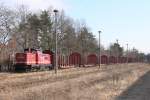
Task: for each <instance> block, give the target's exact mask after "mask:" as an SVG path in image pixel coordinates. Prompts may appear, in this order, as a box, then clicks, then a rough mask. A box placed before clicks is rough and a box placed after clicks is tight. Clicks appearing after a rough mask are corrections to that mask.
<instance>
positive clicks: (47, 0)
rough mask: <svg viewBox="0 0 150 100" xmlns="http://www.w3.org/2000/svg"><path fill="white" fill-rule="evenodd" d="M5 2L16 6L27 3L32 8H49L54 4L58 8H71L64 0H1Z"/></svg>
mask: <svg viewBox="0 0 150 100" xmlns="http://www.w3.org/2000/svg"><path fill="white" fill-rule="evenodd" d="M1 1H2V2H3V3H4V4H6V5H8V6H11V7H14V6H19V5H22V4H23V5H27V6H29V8H30V9H31V10H39V9H42V10H43V9H47V8H48V7H50V6H52V7H53V8H56V9H64V10H67V9H69V8H70V7H69V5H68V4H66V2H65V1H64V0H1Z"/></svg>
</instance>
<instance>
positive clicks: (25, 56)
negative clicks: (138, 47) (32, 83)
mask: <svg viewBox="0 0 150 100" xmlns="http://www.w3.org/2000/svg"><path fill="white" fill-rule="evenodd" d="M98 58H99V57H98V56H97V55H96V54H89V55H87V56H86V57H81V54H80V53H78V52H73V53H71V54H69V55H61V54H58V65H59V68H70V67H76V66H79V67H80V66H81V65H97V64H99V62H100V63H101V64H115V63H126V62H129V63H131V62H137V61H138V60H137V59H136V58H133V57H128V58H127V57H115V56H107V55H101V56H100V58H101V59H100V61H99V59H98ZM53 68H54V53H53V52H52V51H50V50H45V51H43V52H41V51H40V50H35V49H25V50H24V52H23V53H16V55H15V64H14V69H15V70H26V71H28V70H32V69H36V70H40V69H49V70H50V69H53Z"/></svg>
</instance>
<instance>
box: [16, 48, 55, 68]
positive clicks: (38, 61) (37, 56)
mask: <svg viewBox="0 0 150 100" xmlns="http://www.w3.org/2000/svg"><path fill="white" fill-rule="evenodd" d="M52 65H53V53H52V52H50V51H48V50H47V51H44V52H41V51H39V50H35V49H25V51H24V53H16V55H15V65H14V68H15V70H32V69H45V68H49V69H52V68H53V66H52Z"/></svg>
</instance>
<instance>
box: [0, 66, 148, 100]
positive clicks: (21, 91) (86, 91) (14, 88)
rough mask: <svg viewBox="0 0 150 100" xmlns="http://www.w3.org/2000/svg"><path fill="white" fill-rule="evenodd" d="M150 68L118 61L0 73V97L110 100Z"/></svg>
mask: <svg viewBox="0 0 150 100" xmlns="http://www.w3.org/2000/svg"><path fill="white" fill-rule="evenodd" d="M149 70H150V68H149V65H147V64H128V65H127V64H118V65H109V66H105V65H104V66H102V68H101V69H98V67H93V68H72V69H65V70H59V72H58V74H57V75H55V74H54V72H53V71H47V72H33V73H23V74H9V73H8V74H7V73H1V74H0V100H113V99H115V98H116V97H117V96H119V95H120V94H121V93H122V92H123V91H124V90H126V89H127V88H128V87H129V86H131V84H133V83H134V82H135V81H136V80H137V79H138V78H139V77H140V76H142V75H144V74H145V73H146V72H148V71H149Z"/></svg>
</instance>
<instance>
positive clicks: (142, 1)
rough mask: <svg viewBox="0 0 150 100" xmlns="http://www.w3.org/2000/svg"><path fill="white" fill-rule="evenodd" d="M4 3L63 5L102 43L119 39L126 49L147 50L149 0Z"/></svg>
mask: <svg viewBox="0 0 150 100" xmlns="http://www.w3.org/2000/svg"><path fill="white" fill-rule="evenodd" d="M1 1H2V2H4V3H5V4H6V5H9V6H14V5H15V6H16V5H19V4H22V3H23V4H25V5H29V7H31V9H45V8H47V7H48V6H50V5H52V6H54V7H56V8H59V9H61V8H63V9H64V10H65V12H66V14H67V15H69V16H71V17H73V18H74V19H79V20H82V19H84V20H85V21H86V23H87V25H88V26H89V27H90V29H91V31H92V32H93V34H94V35H96V37H97V38H98V31H99V30H101V31H102V34H101V39H102V44H103V45H104V46H105V47H108V46H109V44H110V43H111V42H115V41H116V39H118V40H119V42H120V44H121V45H122V46H123V47H125V46H126V44H127V43H128V44H129V48H130V49H131V48H133V47H135V48H137V49H139V50H140V51H142V52H145V53H148V52H150V45H149V43H150V6H149V5H150V1H149V0H11V1H10V0H1Z"/></svg>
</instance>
